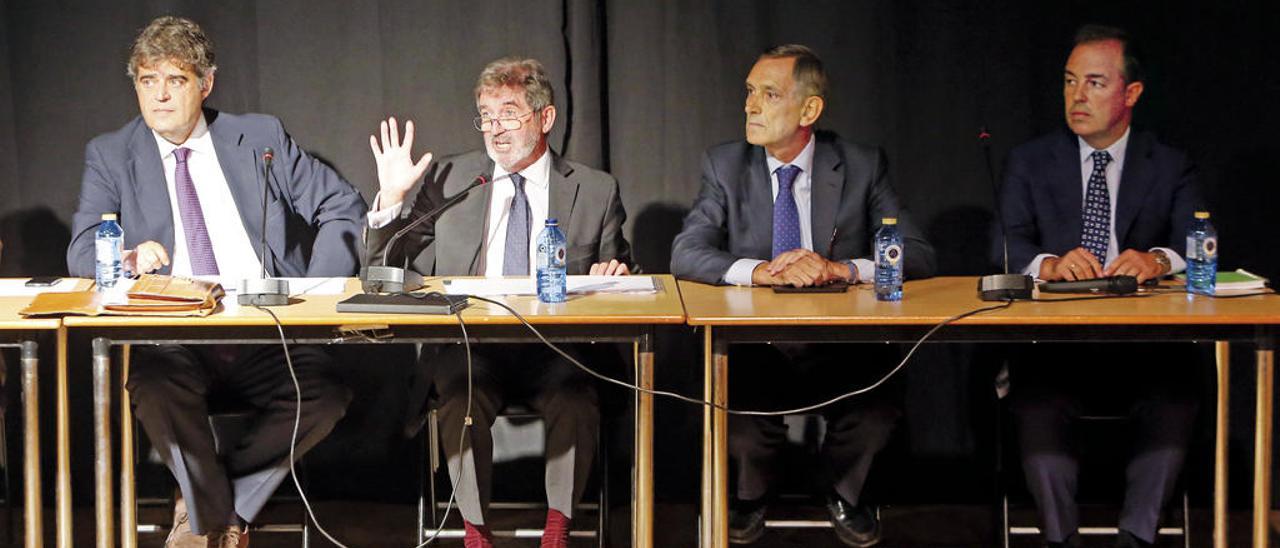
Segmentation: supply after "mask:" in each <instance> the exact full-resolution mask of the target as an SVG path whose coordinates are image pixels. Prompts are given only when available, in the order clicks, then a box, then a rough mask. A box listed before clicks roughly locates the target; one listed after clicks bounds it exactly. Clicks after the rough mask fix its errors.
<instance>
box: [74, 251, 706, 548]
mask: <svg viewBox="0 0 1280 548" xmlns="http://www.w3.org/2000/svg"><path fill="white" fill-rule="evenodd" d="M655 281H656V282H657V283H658V284H659V285H660V286H661V289H660V290H659V291H658V292H657V293H656V294H608V295H605V294H597V295H590V296H582V297H574V296H572V295H571V296H570V297H571V298H570V300H569V301H568V302H566V303H563V304H557V305H547V304H542V303H539V302H538V301H537V300H536V299H535V298H534V297H531V296H530V297H505V298H501V299H499V300H501V301H503V302H505V303H506V304H508V305H509V306H511V307H512V308H514V309H515V310H516V311H518V312H519V313H520V314H522V315H524V316H525V317H526V318H527V319H528V320H529V322H530V323H532V324H534V325H535V326H537V328H538V329H539V330H540V331H541V332H542V333H543V335H545V336H546V337H547V338H548V339H549V340H551V341H553V342H558V343H559V342H591V341H595V342H629V343H632V345H633V348H634V354H635V384H637V385H639V386H641V387H644V388H652V386H653V327H654V326H655V325H660V324H683V323H684V310H683V308H682V307H681V304H680V297H679V294H678V293H677V289H676V283H675V280H674V279H673V278H671V276H655ZM440 283H441V280H440V279H439V278H436V279H432V280H429V281H428V284H429V287H428V289H438V288H439V287H440ZM295 289H296V288H295ZM358 290H359V281H358V280H348V283H347V294H346V295H317V296H305V295H303V296H300V297H299V298H298V299H297V302H296V303H294V304H290V305H289V306H283V307H275V308H272V309H271V311H272V312H274V313H275V314H276V315H277V316H279V318H280V322H281V323H282V324H283V325H284V328H285V333H286V334H287V336H288V337H289V339H290V343H291V344H293V343H297V344H340V343H352V342H355V343H362V342H363V343H368V342H375V341H373V340H371V339H369V338H367V337H365V336H363V335H348V336H344V335H342V334H341V333H339V332H338V330H337V328H342V329H344V330H345V331H344V332H346V333H355V332H363V333H366V334H370V333H373V332H374V330H376V332H377V333H379V334H380V335H384V336H388V335H389V338H386V339H379V340H378V341H377V342H383V343H387V342H401V343H404V342H457V341H459V340H461V331H460V329H459V327H458V320H457V318H456V317H454V316H453V315H441V316H430V315H410V314H349V313H338V312H335V308H334V306H335V304H336V303H337V302H338V301H339V300H342V299H344V298H346V297H347V296H349V295H350V294H354V293H356V292H357V291H358ZM223 306H224V307H225V308H224V309H222V310H220V311H218V312H216V313H214V314H213V315H210V316H208V317H204V318H158V317H138V316H133V317H125V316H99V317H68V318H65V319H64V324H65V325H66V327H67V328H68V329H75V330H88V331H89V332H91V334H92V335H93V336H94V339H93V351H94V360H93V361H94V365H93V373H94V389H93V396H94V446H95V448H94V451H95V452H94V481H95V486H96V493H95V499H94V500H95V510H96V521H97V540H98V544H97V545H98V546H100V547H110V546H113V545H114V541H113V539H114V537H115V534H114V531H113V529H114V522H115V521H114V519H113V518H112V503H113V498H114V497H113V494H112V480H113V477H112V451H111V431H110V424H111V423H110V418H111V394H110V386H111V382H110V380H111V375H110V371H111V361H110V356H111V354H110V351H111V347H112V346H113V345H125V346H124V348H125V352H126V353H127V352H128V346H127V345H130V344H160V343H165V344H215V343H224V344H225V343H228V342H231V343H244V344H279V342H280V340H279V333H278V332H277V330H276V325H275V323H274V321H273V320H272V319H271V316H270V315H268V314H267V313H266V312H263V311H261V310H257V309H254V308H247V307H239V306H236V305H235V303H234V299H228V300H227V302H224V305H223ZM462 317H463V319H464V321H465V322H466V325H467V333H468V335H469V337H470V339H471V341H472V342H480V343H513V342H537V338H536V337H535V336H534V335H533V334H532V333H530V332H529V330H528V329H527V328H526V327H525V326H524V325H523V324H521V323H520V322H519V320H517V319H516V318H515V317H513V316H512V315H511V314H510V313H508V312H507V311H506V310H503V309H502V308H500V307H498V306H496V305H492V304H489V303H484V302H480V301H474V300H473V301H472V305H471V306H470V307H468V308H467V309H465V310H464V311H463V313H462ZM126 363H127V360H126ZM406 365H408V364H406ZM123 397H124V398H125V399H126V401H124V402H122V403H121V405H120V413H121V415H122V416H121V422H122V423H123V422H124V421H126V420H131V419H130V418H129V417H130V410H129V405H128V401H127V397H128V394H127V393H124V396H123ZM635 405H636V410H635V427H634V428H635V463H634V468H633V472H632V484H633V488H634V493H635V494H634V504H633V505H632V514H631V522H632V533H631V534H632V545H633V546H643V547H648V546H652V545H653V477H652V476H653V397H652V396H651V395H648V394H642V393H639V392H637V393H636V395H635ZM59 411H60V412H61V411H63V410H62V409H61V408H60V409H59ZM124 432H129V429H124ZM58 450H59V452H60V453H61V452H64V451H67V450H68V447H66V445H65V444H60V445H59V447H58ZM131 452H132V443H131V440H128V439H122V440H121V453H122V455H121V476H120V480H121V481H120V490H121V493H120V522H121V530H120V539H121V545H122V546H124V547H133V546H136V543H137V538H136V535H135V531H134V530H135V528H136V525H135V524H136V517H135V516H134V515H133V506H134V504H133V502H134V493H133V471H132V463H133V458H132V454H131Z"/></svg>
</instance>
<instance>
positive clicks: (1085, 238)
mask: <svg viewBox="0 0 1280 548" xmlns="http://www.w3.org/2000/svg"><path fill="white" fill-rule="evenodd" d="M1090 156H1092V157H1093V173H1091V174H1089V186H1088V188H1087V189H1086V190H1085V195H1084V215H1083V216H1082V218H1081V221H1083V223H1082V226H1081V229H1080V247H1083V248H1085V250H1087V251H1089V252H1090V253H1093V256H1094V257H1097V258H1098V264H1101V265H1106V264H1107V244H1109V243H1110V242H1111V193H1110V192H1109V191H1108V190H1107V164H1108V163H1109V162H1111V155H1110V154H1107V151H1105V150H1099V151H1096V152H1094V153H1093V154H1091V155H1090Z"/></svg>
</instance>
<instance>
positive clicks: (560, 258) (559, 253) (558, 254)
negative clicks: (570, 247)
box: [556, 247, 565, 264]
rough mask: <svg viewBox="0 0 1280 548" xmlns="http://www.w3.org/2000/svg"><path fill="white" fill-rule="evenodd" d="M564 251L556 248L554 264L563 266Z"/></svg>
mask: <svg viewBox="0 0 1280 548" xmlns="http://www.w3.org/2000/svg"><path fill="white" fill-rule="evenodd" d="M564 254H565V250H564V248H563V247H557V248H556V264H564Z"/></svg>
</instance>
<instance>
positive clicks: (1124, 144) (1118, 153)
mask: <svg viewBox="0 0 1280 548" xmlns="http://www.w3.org/2000/svg"><path fill="white" fill-rule="evenodd" d="M1129 129H1130V128H1125V129H1124V135H1121V136H1120V138H1119V139H1116V142H1114V143H1111V146H1109V147H1107V148H1105V149H1102V150H1105V151H1107V154H1110V155H1111V163H1114V164H1116V165H1124V151H1125V149H1126V148H1128V145H1129ZM1076 140H1077V141H1079V142H1080V163H1082V164H1083V163H1085V162H1089V163H1090V164H1092V163H1093V158H1091V157H1090V156H1091V155H1092V154H1093V153H1094V152H1096V151H1097V150H1098V149H1096V148H1093V147H1091V146H1089V143H1086V142H1085V141H1084V138H1083V137H1080V136H1076Z"/></svg>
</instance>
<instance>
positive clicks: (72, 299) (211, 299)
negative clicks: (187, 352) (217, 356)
mask: <svg viewBox="0 0 1280 548" xmlns="http://www.w3.org/2000/svg"><path fill="white" fill-rule="evenodd" d="M225 294H226V293H225V292H224V291H223V289H222V286H221V285H219V284H217V283H213V282H206V281H202V280H195V279H191V278H183V277H177V276H161V275H158V274H144V275H143V276H142V277H140V278H138V281H136V282H134V284H133V287H130V288H129V291H128V293H127V295H126V296H127V300H126V301H125V302H114V303H111V302H106V299H105V298H104V296H103V294H102V293H99V292H97V291H93V290H90V291H77V292H73V293H41V294H39V295H36V297H35V298H34V299H32V300H31V304H28V305H27V307H26V308H24V309H22V310H21V311H20V312H19V313H20V314H22V315H23V316H62V315H76V316H99V315H104V314H107V315H114V316H208V315H209V314H212V313H213V311H214V310H215V309H217V308H218V303H219V302H220V301H221V300H222V297H223V296H224V295H225Z"/></svg>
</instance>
